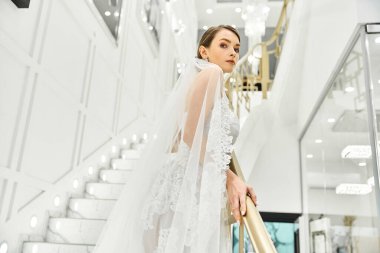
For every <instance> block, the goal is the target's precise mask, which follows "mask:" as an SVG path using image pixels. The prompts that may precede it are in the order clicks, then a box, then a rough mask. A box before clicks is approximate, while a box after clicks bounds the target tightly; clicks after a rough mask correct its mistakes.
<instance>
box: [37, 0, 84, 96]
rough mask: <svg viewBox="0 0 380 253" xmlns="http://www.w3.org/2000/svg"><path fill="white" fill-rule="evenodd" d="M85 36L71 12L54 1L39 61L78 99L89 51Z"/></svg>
mask: <svg viewBox="0 0 380 253" xmlns="http://www.w3.org/2000/svg"><path fill="white" fill-rule="evenodd" d="M89 45H90V41H89V38H87V37H86V34H84V33H83V32H82V31H81V28H80V27H78V24H77V23H76V22H75V20H74V19H73V16H72V15H71V14H70V13H69V12H68V10H67V9H66V8H64V7H63V6H62V3H60V2H59V1H54V2H53V4H52V9H51V13H50V19H49V21H48V29H47V32H46V38H45V43H44V50H43V59H42V64H43V65H44V67H45V68H46V69H47V70H48V71H49V72H51V73H52V74H53V75H54V76H55V77H56V78H57V79H58V80H60V81H61V82H62V84H63V85H64V86H65V88H66V89H67V90H69V91H70V92H71V93H72V94H73V96H74V97H75V99H76V100H77V101H78V102H79V100H80V96H81V92H82V87H83V83H84V78H85V70H86V63H87V58H88V53H89Z"/></svg>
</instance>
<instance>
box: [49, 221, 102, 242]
mask: <svg viewBox="0 0 380 253" xmlns="http://www.w3.org/2000/svg"><path fill="white" fill-rule="evenodd" d="M105 223H106V221H105V220H89V219H72V218H50V219H49V228H48V231H47V233H46V241H47V242H53V243H70V244H90V245H95V244H96V241H97V239H98V237H99V235H100V233H101V231H102V229H103V226H104V225H105Z"/></svg>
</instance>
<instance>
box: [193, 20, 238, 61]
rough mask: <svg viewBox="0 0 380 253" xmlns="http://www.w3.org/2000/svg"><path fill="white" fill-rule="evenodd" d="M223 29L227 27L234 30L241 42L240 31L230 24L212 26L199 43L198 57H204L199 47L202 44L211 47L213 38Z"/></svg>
mask: <svg viewBox="0 0 380 253" xmlns="http://www.w3.org/2000/svg"><path fill="white" fill-rule="evenodd" d="M222 29H227V30H229V31H231V32H233V33H234V34H235V35H236V36H237V37H238V39H239V42H240V35H239V33H238V31H237V30H236V29H235V28H233V27H232V26H230V25H218V26H211V27H210V28H209V29H207V31H206V32H205V33H204V34H203V35H202V37H201V39H200V41H199V44H198V52H197V57H198V58H199V59H202V56H201V54H200V53H199V48H200V47H201V46H204V47H206V48H208V47H210V45H211V42H212V40H213V39H214V38H215V35H216V34H217V33H218V32H219V31H220V30H222Z"/></svg>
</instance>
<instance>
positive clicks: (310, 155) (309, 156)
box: [306, 154, 314, 159]
mask: <svg viewBox="0 0 380 253" xmlns="http://www.w3.org/2000/svg"><path fill="white" fill-rule="evenodd" d="M313 157H314V156H313V154H307V155H306V158H309V159H311V158H313Z"/></svg>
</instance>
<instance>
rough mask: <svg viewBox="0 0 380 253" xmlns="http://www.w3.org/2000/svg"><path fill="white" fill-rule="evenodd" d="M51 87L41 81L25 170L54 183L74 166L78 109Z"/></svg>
mask: <svg viewBox="0 0 380 253" xmlns="http://www.w3.org/2000/svg"><path fill="white" fill-rule="evenodd" d="M49 86H53V85H52V84H51V83H47V82H46V81H45V80H42V79H39V81H38V82H37V86H36V89H35V95H34V101H33V106H32V112H31V119H30V123H29V128H28V134H27V140H26V143H25V149H24V155H23V159H22V168H21V171H22V172H24V173H26V174H27V175H30V176H31V177H35V178H39V179H42V180H45V181H48V182H52V183H53V182H54V181H56V180H57V179H59V178H60V177H61V176H62V175H63V174H65V173H67V171H69V170H70V169H72V167H71V162H72V156H73V150H74V138H75V131H76V125H77V118H78V109H77V107H76V106H75V105H72V104H70V103H68V102H67V101H69V100H68V98H65V97H64V96H66V95H65V93H62V92H59V90H55V89H53V88H52V87H49Z"/></svg>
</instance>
